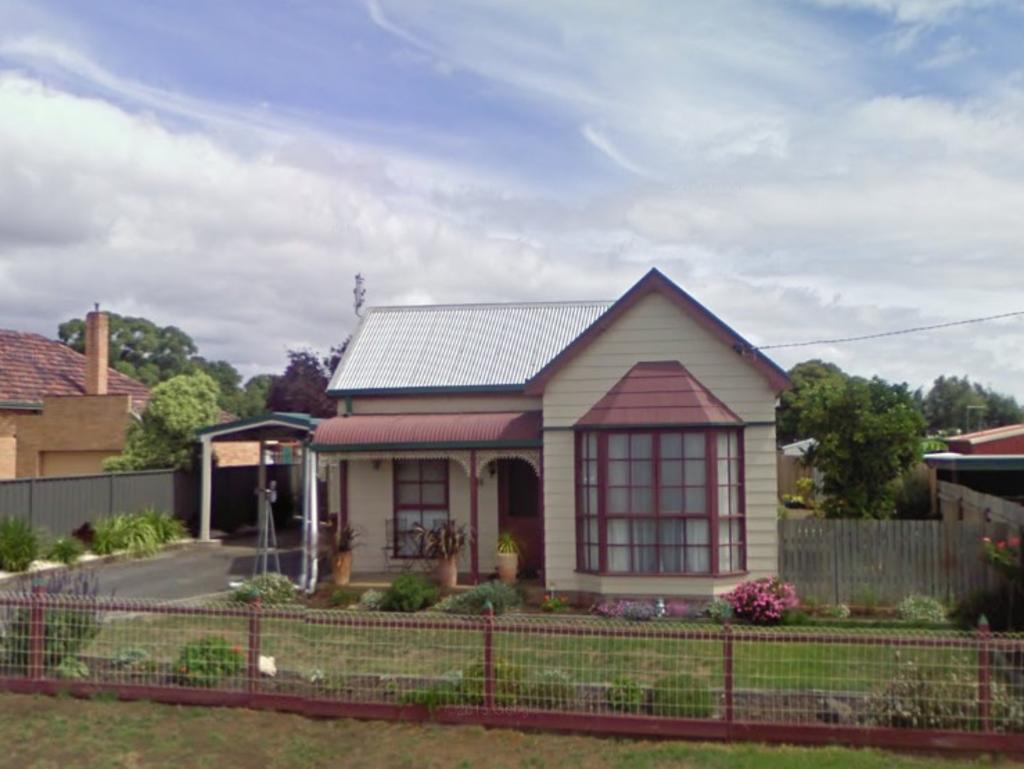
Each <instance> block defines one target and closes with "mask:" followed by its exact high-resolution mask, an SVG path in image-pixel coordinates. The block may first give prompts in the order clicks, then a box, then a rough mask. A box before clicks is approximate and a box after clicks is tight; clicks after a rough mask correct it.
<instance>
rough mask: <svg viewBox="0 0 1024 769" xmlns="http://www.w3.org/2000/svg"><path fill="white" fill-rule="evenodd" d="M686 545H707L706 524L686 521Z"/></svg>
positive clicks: (704, 522) (705, 522)
mask: <svg viewBox="0 0 1024 769" xmlns="http://www.w3.org/2000/svg"><path fill="white" fill-rule="evenodd" d="M686 544H687V545H706V544H708V522H707V521H687V522H686Z"/></svg>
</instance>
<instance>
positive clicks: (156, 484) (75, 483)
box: [0, 470, 198, 536]
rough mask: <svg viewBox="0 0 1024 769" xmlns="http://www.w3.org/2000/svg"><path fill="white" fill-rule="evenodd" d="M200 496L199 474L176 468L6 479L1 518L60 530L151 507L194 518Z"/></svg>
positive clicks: (0, 499)
mask: <svg viewBox="0 0 1024 769" xmlns="http://www.w3.org/2000/svg"><path fill="white" fill-rule="evenodd" d="M197 500H198V497H197V487H196V481H195V478H194V477H193V476H191V475H188V474H186V473H179V472H175V471H173V470H148V471H143V472H136V473H105V474H103V475H86V476H74V477H66V478H24V479H20V480H14V481H4V482H2V483H0V518H21V519H23V520H26V521H28V522H29V523H30V524H31V525H32V526H34V527H37V528H41V529H46V530H47V531H49V532H50V533H51V534H52V535H54V536H59V535H64V534H69V533H70V532H71V531H73V530H74V529H76V528H78V527H79V526H81V525H82V524H83V523H85V522H86V521H95V520H97V519H99V518H104V517H106V516H109V515H113V514H115V513H134V512H138V511H140V510H143V509H145V508H147V507H154V508H156V509H158V510H163V511H166V512H170V513H173V514H174V515H176V516H178V517H179V518H183V519H186V520H188V519H190V518H191V517H192V516H194V515H195V512H196V504H197Z"/></svg>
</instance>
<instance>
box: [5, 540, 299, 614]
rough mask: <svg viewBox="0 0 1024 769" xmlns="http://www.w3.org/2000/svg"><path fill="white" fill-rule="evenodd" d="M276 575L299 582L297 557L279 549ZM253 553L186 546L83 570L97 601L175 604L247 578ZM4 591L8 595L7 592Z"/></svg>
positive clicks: (242, 546)
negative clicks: (92, 579)
mask: <svg viewBox="0 0 1024 769" xmlns="http://www.w3.org/2000/svg"><path fill="white" fill-rule="evenodd" d="M282 544H283V545H284V546H283V548H282V550H281V551H280V555H281V571H282V572H283V573H284V574H286V575H288V576H289V577H291V578H292V579H296V580H297V579H298V577H299V572H300V570H301V568H302V552H301V550H299V548H297V547H295V546H294V545H288V544H284V543H282ZM255 559H256V548H255V547H254V546H253V545H252V543H251V542H247V541H240V542H238V541H236V542H232V543H227V544H222V545H191V546H189V547H187V548H184V549H182V550H171V551H168V552H165V553H161V554H160V555H157V556H154V557H153V558H145V559H141V560H134V561H119V562H115V563H108V564H101V565H97V566H84V567H82V569H81V570H82V571H90V572H92V573H94V574H96V576H97V577H98V578H99V595H100V596H101V597H109V596H111V595H113V596H114V597H116V598H157V599H161V600H179V599H185V598H195V597H198V596H205V595H211V594H213V593H221V592H224V591H227V590H229V589H230V587H229V586H228V583H229V582H231V581H233V580H240V579H246V578H248V577H250V576H252V571H253V564H254V562H255ZM5 589H11V588H10V587H7V588H5Z"/></svg>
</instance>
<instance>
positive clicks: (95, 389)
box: [85, 304, 110, 395]
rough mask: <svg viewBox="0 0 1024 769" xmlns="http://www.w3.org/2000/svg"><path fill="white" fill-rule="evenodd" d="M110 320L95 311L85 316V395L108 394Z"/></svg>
mask: <svg viewBox="0 0 1024 769" xmlns="http://www.w3.org/2000/svg"><path fill="white" fill-rule="evenodd" d="M109 349H110V318H109V317H108V316H107V313H105V312H100V306H99V305H98V304H97V305H96V306H95V309H93V311H92V312H90V313H89V314H88V315H86V316H85V394H86V395H106V394H107V366H108V361H107V358H108V356H109V354H110V352H109Z"/></svg>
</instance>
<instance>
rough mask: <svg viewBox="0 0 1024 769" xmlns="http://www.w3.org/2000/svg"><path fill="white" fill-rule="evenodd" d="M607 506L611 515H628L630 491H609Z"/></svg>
mask: <svg viewBox="0 0 1024 769" xmlns="http://www.w3.org/2000/svg"><path fill="white" fill-rule="evenodd" d="M606 504H607V506H608V513H609V514H610V515H614V514H616V513H628V512H629V489H608V499H607V501H606Z"/></svg>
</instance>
